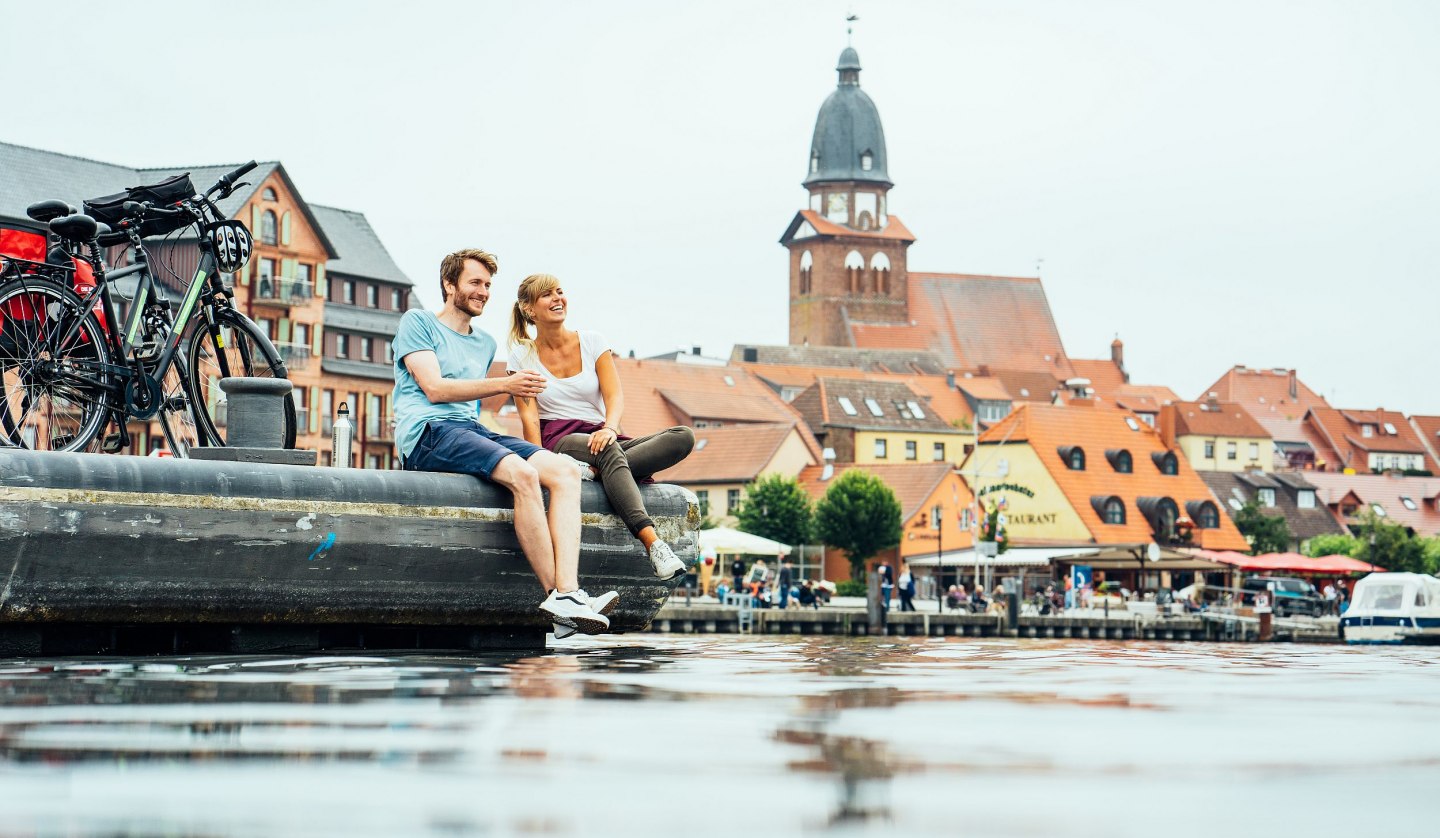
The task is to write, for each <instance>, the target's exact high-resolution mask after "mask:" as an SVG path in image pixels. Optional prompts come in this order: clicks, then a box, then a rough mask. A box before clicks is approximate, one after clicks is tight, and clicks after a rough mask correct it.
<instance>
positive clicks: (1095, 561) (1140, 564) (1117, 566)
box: [1056, 544, 1230, 573]
mask: <svg viewBox="0 0 1440 838" xmlns="http://www.w3.org/2000/svg"><path fill="white" fill-rule="evenodd" d="M1150 546H1151V545H1148V544H1137V545H1133V546H1131V545H1113V546H1109V547H1099V548H1096V549H1093V550H1074V549H1071V550H1069V551H1067V552H1068V555H1065V556H1057V557H1056V559H1057V561H1061V562H1064V563H1066V564H1078V565H1088V566H1090V567H1092V568H1094V569H1095V570H1141V569H1142V568H1143V569H1144V570H1146V571H1160V570H1198V571H1201V572H1204V573H1215V572H1224V571H1227V570H1229V569H1230V566H1229V565H1226V564H1223V563H1221V562H1218V561H1214V560H1213V559H1211V558H1209V557H1206V556H1199V555H1195V554H1193V553H1185V552H1181V551H1179V550H1172V549H1170V548H1169V547H1160V548H1159V549H1158V551H1157V552H1158V553H1159V558H1157V559H1155V560H1153V561H1152V560H1151V559H1150V558H1149V555H1148V548H1149V547H1150ZM1195 552H1197V553H1198V552H1201V551H1195ZM1141 557H1144V558H1141Z"/></svg>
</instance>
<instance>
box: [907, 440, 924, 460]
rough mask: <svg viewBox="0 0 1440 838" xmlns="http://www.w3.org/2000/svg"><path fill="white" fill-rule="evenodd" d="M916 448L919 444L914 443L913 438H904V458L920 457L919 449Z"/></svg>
mask: <svg viewBox="0 0 1440 838" xmlns="http://www.w3.org/2000/svg"><path fill="white" fill-rule="evenodd" d="M918 449H919V446H918V445H917V444H916V443H915V440H913V439H907V440H905V459H907V460H918V459H919V458H920V454H919V450H918Z"/></svg>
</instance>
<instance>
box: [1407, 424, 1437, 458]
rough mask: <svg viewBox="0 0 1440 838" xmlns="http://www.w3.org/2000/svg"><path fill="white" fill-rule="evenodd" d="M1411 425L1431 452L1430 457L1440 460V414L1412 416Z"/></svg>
mask: <svg viewBox="0 0 1440 838" xmlns="http://www.w3.org/2000/svg"><path fill="white" fill-rule="evenodd" d="M1410 427H1412V428H1414V429H1415V433H1416V435H1417V436H1419V437H1420V441H1421V442H1423V443H1424V444H1425V448H1426V450H1428V451H1429V452H1430V459H1431V460H1432V461H1434V462H1440V416H1411V417H1410Z"/></svg>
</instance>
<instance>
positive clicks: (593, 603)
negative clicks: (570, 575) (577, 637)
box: [553, 590, 620, 640]
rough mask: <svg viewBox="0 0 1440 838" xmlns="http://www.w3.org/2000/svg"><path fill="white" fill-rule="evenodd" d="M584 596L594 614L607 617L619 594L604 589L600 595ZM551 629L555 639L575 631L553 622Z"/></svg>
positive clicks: (613, 607)
mask: <svg viewBox="0 0 1440 838" xmlns="http://www.w3.org/2000/svg"><path fill="white" fill-rule="evenodd" d="M579 593H582V594H584V593H585V592H584V591H583V590H582V591H580V592H579ZM585 597H586V599H587V600H589V602H590V610H592V611H594V612H595V613H596V614H602V615H604V616H606V617H609V616H610V612H611V611H614V610H615V606H617V605H619V604H620V594H619V593H618V592H616V591H606V592H605V593H603V594H601V595H600V596H590V595H589V594H585ZM553 630H554V634H555V639H556V640H564V639H565V638H567V637H569V636H570V635H572V634H574V633H575V629H573V628H571V627H570V626H567V625H565V624H564V623H555V624H554V626H553Z"/></svg>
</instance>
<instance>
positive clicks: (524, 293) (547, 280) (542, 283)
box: [510, 274, 560, 348]
mask: <svg viewBox="0 0 1440 838" xmlns="http://www.w3.org/2000/svg"><path fill="white" fill-rule="evenodd" d="M559 287H560V280H558V279H556V278H555V277H553V276H551V275H550V274H531V275H529V276H527V277H525V278H524V279H522V280H520V287H519V288H516V289H515V305H514V306H512V307H511V308H510V345H511V346H523V347H526V348H529V347H530V346H533V345H534V344H535V339H534V338H532V337H530V327H531V326H534V325H535V321H534V319H533V318H531V317H530V315H528V314H526V313H525V306H533V305H535V301H536V300H538V299H540V298H541V297H543V296H545V295H546V294H548V293H550V292H551V291H554V290H555V289H556V288H559Z"/></svg>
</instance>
